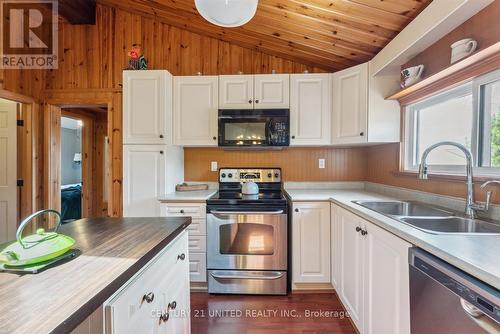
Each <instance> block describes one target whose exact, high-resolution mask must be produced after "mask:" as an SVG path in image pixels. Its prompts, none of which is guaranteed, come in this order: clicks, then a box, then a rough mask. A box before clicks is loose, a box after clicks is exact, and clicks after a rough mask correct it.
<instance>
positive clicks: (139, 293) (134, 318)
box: [104, 232, 191, 334]
mask: <svg viewBox="0 0 500 334" xmlns="http://www.w3.org/2000/svg"><path fill="white" fill-rule="evenodd" d="M188 255H189V254H188V235H187V232H182V233H181V235H180V236H178V237H177V239H176V240H174V241H173V242H172V243H171V244H170V245H169V246H167V247H166V248H165V249H164V250H163V251H162V252H161V253H160V254H158V255H157V256H156V257H155V258H154V259H153V260H151V262H150V263H149V264H148V265H146V267H145V268H143V269H142V270H141V271H140V272H139V273H138V274H136V275H135V276H134V277H133V278H132V279H131V280H130V281H129V282H127V283H126V284H125V285H124V286H123V287H122V288H121V289H120V290H119V291H118V292H117V293H116V294H115V295H114V296H113V297H111V299H110V300H108V301H107V302H106V303H105V304H104V316H105V332H106V333H116V334H121V333H162V334H167V333H180V334H188V333H190V326H191V325H190V318H189V310H190V303H189V300H190V299H189V298H190V291H189V256H188Z"/></svg>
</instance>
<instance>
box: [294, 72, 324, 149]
mask: <svg viewBox="0 0 500 334" xmlns="http://www.w3.org/2000/svg"><path fill="white" fill-rule="evenodd" d="M331 108H332V94H331V74H328V73H325V74H292V75H290V145H292V146H294V145H297V146H307V145H311V146H315V145H329V144H330V138H331V133H330V127H331V110H332V109H331Z"/></svg>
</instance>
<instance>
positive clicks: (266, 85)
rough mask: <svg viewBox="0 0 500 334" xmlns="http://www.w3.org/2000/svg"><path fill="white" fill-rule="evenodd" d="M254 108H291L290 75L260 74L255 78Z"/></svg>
mask: <svg viewBox="0 0 500 334" xmlns="http://www.w3.org/2000/svg"><path fill="white" fill-rule="evenodd" d="M254 108H255V109H282V108H290V75H289V74H259V75H255V76H254Z"/></svg>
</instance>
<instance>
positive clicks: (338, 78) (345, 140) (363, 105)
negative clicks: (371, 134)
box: [332, 63, 368, 144]
mask: <svg viewBox="0 0 500 334" xmlns="http://www.w3.org/2000/svg"><path fill="white" fill-rule="evenodd" d="M367 101H368V63H365V64H361V65H358V66H353V67H350V68H348V69H346V70H343V71H339V72H335V73H333V120H332V143H333V144H357V143H364V142H366V141H367V138H368V136H367V131H368V128H367V120H368V102H367Z"/></svg>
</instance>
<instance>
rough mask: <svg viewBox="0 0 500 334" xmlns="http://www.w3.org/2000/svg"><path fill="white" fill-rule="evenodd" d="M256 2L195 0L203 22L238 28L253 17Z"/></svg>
mask: <svg viewBox="0 0 500 334" xmlns="http://www.w3.org/2000/svg"><path fill="white" fill-rule="evenodd" d="M258 2H259V1H258V0H195V1H194V3H195V5H196V9H197V10H198V12H199V13H200V15H201V16H203V18H205V20H207V21H208V22H210V23H213V24H215V25H218V26H221V27H228V28H231V27H239V26H242V25H244V24H245V23H247V22H248V21H250V20H251V19H252V17H254V15H255V12H256V11H257V4H258Z"/></svg>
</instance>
